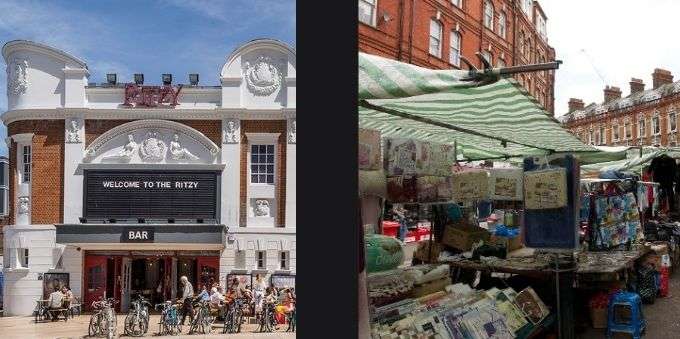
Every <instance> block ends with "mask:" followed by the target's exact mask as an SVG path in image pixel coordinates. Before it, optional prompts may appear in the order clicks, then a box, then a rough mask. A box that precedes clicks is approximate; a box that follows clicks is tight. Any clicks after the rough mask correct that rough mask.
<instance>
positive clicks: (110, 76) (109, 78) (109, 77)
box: [106, 73, 118, 85]
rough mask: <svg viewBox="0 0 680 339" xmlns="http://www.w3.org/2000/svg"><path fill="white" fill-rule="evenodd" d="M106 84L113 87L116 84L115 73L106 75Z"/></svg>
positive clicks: (116, 77)
mask: <svg viewBox="0 0 680 339" xmlns="http://www.w3.org/2000/svg"><path fill="white" fill-rule="evenodd" d="M106 82H107V83H108V84H109V85H115V84H116V83H117V82H118V76H116V73H108V74H106Z"/></svg>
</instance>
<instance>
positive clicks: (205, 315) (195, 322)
mask: <svg viewBox="0 0 680 339" xmlns="http://www.w3.org/2000/svg"><path fill="white" fill-rule="evenodd" d="M193 306H194V316H193V317H192V319H191V327H189V334H193V333H200V334H210V333H211V332H212V324H213V321H215V318H214V317H213V316H212V315H210V302H209V301H206V300H200V301H197V302H195V303H194V305H193Z"/></svg>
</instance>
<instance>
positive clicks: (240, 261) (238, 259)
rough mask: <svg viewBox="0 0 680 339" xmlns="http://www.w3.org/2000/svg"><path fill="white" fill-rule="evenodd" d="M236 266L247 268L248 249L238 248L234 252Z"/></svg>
mask: <svg viewBox="0 0 680 339" xmlns="http://www.w3.org/2000/svg"><path fill="white" fill-rule="evenodd" d="M234 257H235V259H234V267H235V268H236V269H240V270H244V269H245V268H246V251H244V250H237V251H236V253H234Z"/></svg>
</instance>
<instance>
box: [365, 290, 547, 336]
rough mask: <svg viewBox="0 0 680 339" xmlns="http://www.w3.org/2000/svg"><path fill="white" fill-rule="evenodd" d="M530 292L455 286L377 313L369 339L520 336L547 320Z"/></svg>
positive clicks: (540, 305)
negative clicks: (483, 289) (370, 338)
mask: <svg viewBox="0 0 680 339" xmlns="http://www.w3.org/2000/svg"><path fill="white" fill-rule="evenodd" d="M549 313H550V312H549V310H548V308H547V307H546V305H545V304H544V303H543V302H542V301H541V299H540V298H539V297H538V296H537V295H536V293H535V292H534V291H533V289H532V288H531V287H528V288H526V289H524V290H522V291H521V292H520V293H517V292H515V291H514V290H513V289H512V288H506V289H504V290H499V289H496V288H492V289H490V290H487V291H478V290H473V289H471V288H470V287H469V286H468V285H464V284H455V285H449V286H447V287H446V292H437V293H434V294H431V295H428V296H424V297H422V298H418V299H408V300H405V301H400V302H398V303H395V304H393V305H388V306H384V307H381V308H378V309H376V311H375V312H374V314H373V328H372V337H373V338H375V339H383V338H436V339H449V338H451V339H463V338H465V339H477V338H480V339H482V338H517V337H525V336H526V335H527V334H529V333H530V332H531V331H532V330H533V329H534V328H535V327H536V326H537V325H538V324H540V323H541V322H543V320H544V319H546V317H547V316H548V315H549Z"/></svg>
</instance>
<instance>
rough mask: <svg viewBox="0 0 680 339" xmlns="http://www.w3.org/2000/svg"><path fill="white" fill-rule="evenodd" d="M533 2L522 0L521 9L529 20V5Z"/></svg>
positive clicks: (531, 0)
mask: <svg viewBox="0 0 680 339" xmlns="http://www.w3.org/2000/svg"><path fill="white" fill-rule="evenodd" d="M532 4H533V0H523V2H522V9H523V10H524V13H525V14H526V15H527V17H528V18H529V21H531V19H532V18H531V7H532V6H531V5H532Z"/></svg>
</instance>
